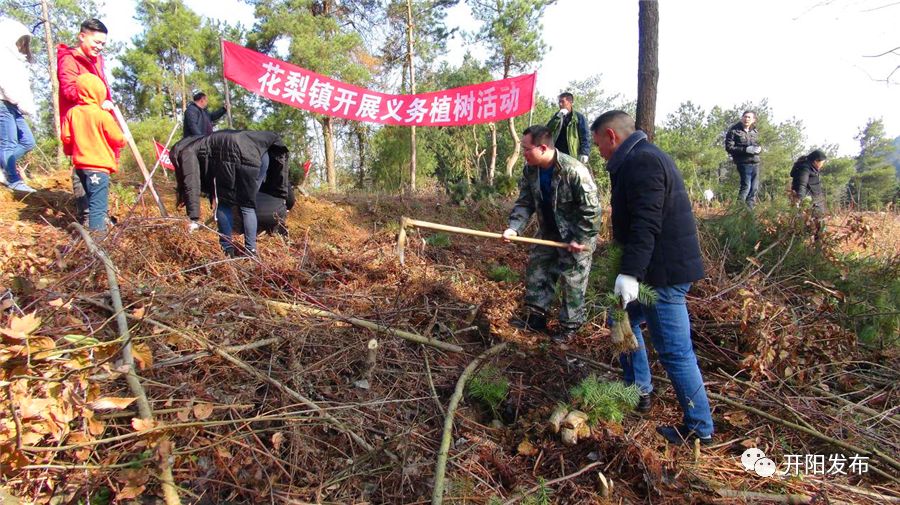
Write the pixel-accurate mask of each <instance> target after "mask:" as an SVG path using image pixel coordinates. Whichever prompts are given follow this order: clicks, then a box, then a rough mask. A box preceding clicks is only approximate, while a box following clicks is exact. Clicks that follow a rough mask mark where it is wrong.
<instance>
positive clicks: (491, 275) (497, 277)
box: [488, 265, 519, 282]
mask: <svg viewBox="0 0 900 505" xmlns="http://www.w3.org/2000/svg"><path fill="white" fill-rule="evenodd" d="M488 279H490V280H492V281H494V282H518V281H519V274H518V273H517V272H516V271H515V270H513V269H512V268H510V267H509V266H507V265H494V266H492V267H491V270H490V271H489V272H488Z"/></svg>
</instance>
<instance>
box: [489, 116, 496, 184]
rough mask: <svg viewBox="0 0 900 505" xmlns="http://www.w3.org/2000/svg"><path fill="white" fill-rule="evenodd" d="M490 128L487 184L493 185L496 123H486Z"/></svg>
mask: <svg viewBox="0 0 900 505" xmlns="http://www.w3.org/2000/svg"><path fill="white" fill-rule="evenodd" d="M488 127H489V128H490V129H491V163H490V165H488V173H487V184H488V185H489V186H493V185H494V174H496V173H497V123H488Z"/></svg>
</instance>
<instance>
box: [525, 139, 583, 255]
mask: <svg viewBox="0 0 900 505" xmlns="http://www.w3.org/2000/svg"><path fill="white" fill-rule="evenodd" d="M551 194H552V196H551V198H553V215H554V216H555V217H556V227H557V229H558V230H559V235H560V237H562V240H563V242H571V241H573V240H574V241H575V242H577V243H579V244H582V245H587V244H588V243H589V242H591V241H593V240H594V238H595V237H596V236H597V233H598V232H599V231H600V212H601V209H600V195H599V193H598V191H597V185H596V184H595V183H594V177H593V176H592V175H591V172H590V171H589V170H588V169H587V167H585V166H584V165H582V164H581V163H580V162H579V161H578V160H576V159H575V158H572V157H571V156H569V155H567V154H564V153H561V152H559V151H557V152H556V160H555V162H554V167H553V179H552V183H551ZM542 203H543V195H542V194H541V179H540V167H536V166H531V165H525V169H524V170H523V172H522V178H521V179H520V180H519V198H518V199H517V200H516V203H515V205H514V206H513V209H512V212H511V213H510V214H509V227H510V228H512V229H514V230H516V231H517V232H518V233H519V234H522V232H523V231H524V230H525V226H526V225H527V224H528V220H529V219H530V218H531V215H532V214H537V217H538V224H540V227H541V235H542V236H545V234H546V233H547V231H548V229H552V228H550V227H548V226H547V224H546V223H544V215H543V212H541V204H542Z"/></svg>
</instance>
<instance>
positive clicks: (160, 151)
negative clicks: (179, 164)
mask: <svg viewBox="0 0 900 505" xmlns="http://www.w3.org/2000/svg"><path fill="white" fill-rule="evenodd" d="M153 143H154V144H155V145H156V159H158V160H159V164H160V165H162V167H163V168H165V169H167V170H175V165H173V164H172V160H170V159H169V150H168V149H166V146H164V145H162V144H160V143H159V142H157V141H155V140H154V141H153Z"/></svg>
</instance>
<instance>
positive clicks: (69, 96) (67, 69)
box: [56, 44, 112, 124]
mask: <svg viewBox="0 0 900 505" xmlns="http://www.w3.org/2000/svg"><path fill="white" fill-rule="evenodd" d="M81 74H94V75H96V76H97V77H99V78H100V80H101V81H103V84H104V86H106V97H104V100H112V95H110V93H109V83H108V82H106V67H105V65H104V64H103V55H99V56H97V58H96V59H94V60H92V59H91V58H89V57H87V56H85V55H84V53H82V52H81V50H79V49H78V48H75V47H69V46H67V45H65V44H60V45H58V46H57V47H56V75H57V77H58V78H59V122H60V124H62V122H63V120H64V119H65V118H66V113H67V112H69V109H71V108H72V107H74V106H76V105H78V87H77V86H76V85H75V80H76V79H77V78H78V76H79V75H81Z"/></svg>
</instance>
